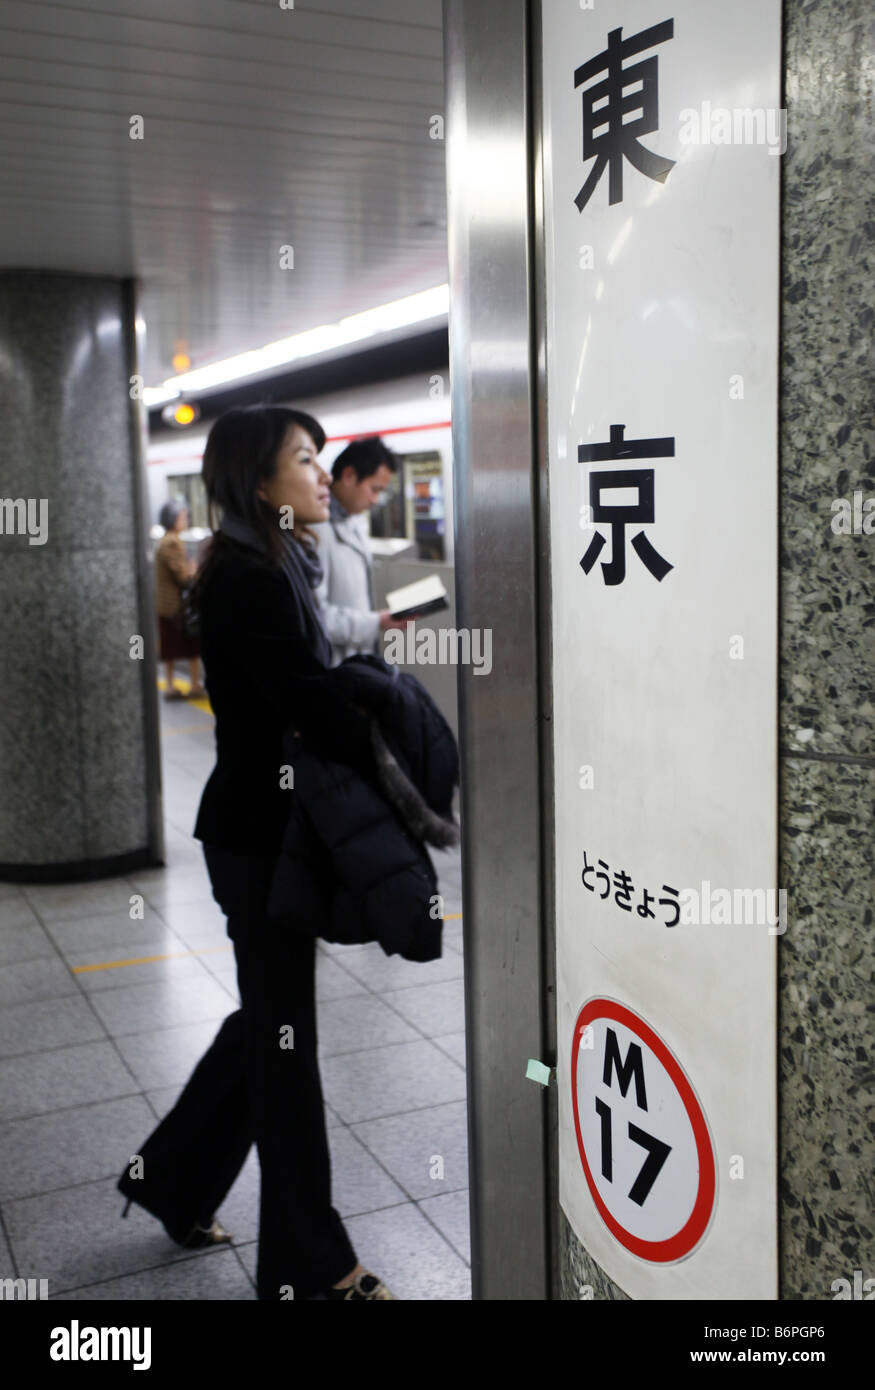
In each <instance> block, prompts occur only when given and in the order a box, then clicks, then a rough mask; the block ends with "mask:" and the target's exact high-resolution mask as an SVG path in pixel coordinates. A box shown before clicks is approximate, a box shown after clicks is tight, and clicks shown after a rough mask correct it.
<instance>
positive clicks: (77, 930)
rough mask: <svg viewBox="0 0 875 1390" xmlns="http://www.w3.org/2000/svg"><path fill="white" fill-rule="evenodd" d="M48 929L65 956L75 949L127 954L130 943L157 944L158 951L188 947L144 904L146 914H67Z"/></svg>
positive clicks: (81, 951)
mask: <svg viewBox="0 0 875 1390" xmlns="http://www.w3.org/2000/svg"><path fill="white" fill-rule="evenodd" d="M48 932H49V935H50V936H51V938H52V940H53V941H54V942H55V944H56V946H57V948H58V950H59V951H61V952H62V954H63V955H64V956H65V957H69V956H71V955H72V954H73V953H74V952H79V953H84V952H86V951H91V952H118V954H119V956H128V955H131V954H132V952H131V950H130V946H132V945H137V944H142V943H143V942H150V943H154V945H155V946H156V948H157V950H159V951H160V950H164V951H174V950H175V951H180V950H183V951H184V950H185V945H184V943H183V942H182V941H181V940H180V938H179V937H178V936H177V935H176V934H175V933H174V932H171V931H169V930H168V928H167V925H166V924H165V923H164V922H163V921H162V920H161V918H160V917H159V915H158V913H157V912H156V911H155V909H154V908H150V907H149V906H148V904H145V905H144V917H143V919H142V920H140V919H139V918H136V917H135V918H133V919H132V918H131V917H130V915H129V914H128V913H127V912H123V913H118V912H111V913H102V914H99V915H97V914H95V915H93V916H91V917H72V918H70V917H65V918H59V919H57V920H52V921H51V922H49V924H48Z"/></svg>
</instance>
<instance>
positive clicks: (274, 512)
mask: <svg viewBox="0 0 875 1390" xmlns="http://www.w3.org/2000/svg"><path fill="white" fill-rule="evenodd" d="M324 443H325V436H324V433H323V430H322V428H321V426H320V425H319V424H318V422H317V421H316V420H314V419H313V418H312V417H311V416H309V415H306V414H304V413H303V412H300V411H295V410H289V409H286V408H283V407H279V406H256V407H250V408H247V409H244V410H233V411H231V412H229V413H228V414H227V415H224V416H222V417H221V419H219V420H217V421H216V423H215V424H214V426H213V428H212V430H211V432H210V436H209V438H208V440H207V445H206V449H205V452H204V461H203V477H204V482H205V485H206V490H207V495H208V498H209V500H210V503H211V505H212V506H213V507H214V508H215V507H218V508H221V511H222V521H221V525H220V527H219V530H218V533H217V535H216V537H215V540H214V542H213V545H212V546H211V548H210V553H209V556H208V558H207V561H206V563H205V565H204V568H203V571H202V573H201V577H200V579H199V581H198V586H197V587H198V595H197V598H198V607H199V611H200V625H201V649H202V652H203V657H204V663H205V667H206V677H207V689H208V691H209V698H210V703H211V705H212V707H213V710H214V713H215V716H216V767H215V769H214V771H213V773H212V775H211V777H210V779H209V781H208V783H207V786H206V789H205V791H204V794H203V798H202V801H201V806H200V811H199V813H198V818H197V824H196V827H195V836H196V837H197V838H198V839H200V840H201V841H202V842H203V845H204V854H205V857H206V862H207V867H208V871H209V874H210V880H211V882H212V885H213V894H214V896H215V898H216V900H217V901H218V902H219V904H220V906H221V908H222V911H223V912H224V913H225V915H226V917H227V919H228V933H229V935H230V937H231V939H232V941H233V943H234V951H235V955H236V960H237V972H238V983H239V988H240V1000H241V1008H240V1009H239V1010H238V1011H237V1012H236V1013H234V1014H232V1015H231V1016H230V1017H229V1018H228V1019H226V1020H225V1023H224V1024H223V1025H222V1028H221V1029H220V1031H219V1033H218V1035H217V1037H216V1039H215V1041H214V1043H213V1045H212V1047H211V1048H210V1049H209V1051H208V1052H207V1053H206V1055H205V1056H204V1057H203V1058H202V1059H201V1061H200V1063H199V1064H198V1066H197V1068H196V1069H195V1071H194V1073H193V1075H192V1077H191V1079H190V1080H189V1082H188V1085H187V1086H186V1088H185V1090H184V1091H183V1093H182V1095H181V1096H180V1098H179V1100H178V1101H177V1103H176V1105H175V1107H174V1108H173V1110H172V1111H171V1112H170V1114H169V1115H168V1116H167V1117H166V1118H165V1119H164V1120H163V1121H162V1123H161V1124H160V1125H159V1126H158V1128H157V1129H156V1130H155V1132H154V1133H153V1134H152V1135H151V1137H150V1138H149V1139H148V1140H147V1142H146V1143H145V1144H144V1145H143V1146H142V1148H141V1150H140V1154H139V1155H138V1158H139V1163H136V1162H133V1161H132V1167H131V1169H130V1171H128V1172H126V1173H125V1174H124V1175H123V1177H122V1178H121V1180H120V1182H119V1189H120V1190H121V1191H122V1192H123V1193H124V1195H125V1196H126V1197H128V1199H129V1201H135V1202H138V1203H139V1204H140V1205H142V1206H143V1207H145V1208H146V1209H147V1210H148V1211H150V1212H152V1213H153V1215H155V1216H157V1217H158V1218H159V1219H160V1220H161V1221H162V1222H163V1223H164V1226H165V1228H166V1229H167V1231H168V1233H169V1234H170V1235H171V1236H172V1237H173V1239H174V1240H176V1241H178V1242H179V1243H180V1244H183V1245H186V1246H188V1247H191V1248H193V1247H197V1246H203V1245H210V1244H215V1243H220V1242H223V1241H228V1240H229V1239H230V1237H229V1236H228V1234H227V1233H226V1232H225V1231H223V1230H222V1228H221V1227H220V1226H219V1225H218V1223H217V1222H216V1221H215V1219H214V1214H215V1212H216V1210H217V1208H218V1207H219V1206H220V1205H221V1203H222V1201H223V1199H224V1197H225V1195H226V1193H227V1192H228V1190H229V1188H230V1187H231V1185H232V1183H233V1182H234V1179H235V1178H236V1176H237V1174H238V1172H239V1171H240V1168H241V1166H242V1164H243V1162H244V1160H245V1158H246V1155H247V1153H248V1151H249V1148H250V1146H251V1144H252V1142H253V1140H254V1141H255V1143H256V1144H257V1146H258V1154H259V1159H260V1164H261V1210H260V1227H259V1246H258V1270H257V1289H258V1297H259V1299H262V1300H273V1301H282V1300H285V1299H288V1298H295V1299H301V1298H324V1299H337V1300H345V1301H353V1300H375V1299H391V1298H393V1295H392V1294H391V1293H390V1292H389V1291H388V1290H387V1289H386V1288H385V1286H384V1285H383V1284H382V1282H381V1281H380V1280H379V1279H378V1278H377V1276H376V1275H374V1274H371V1273H369V1272H368V1271H366V1270H364V1269H363V1267H362V1266H361V1265H360V1264H359V1263H358V1261H357V1258H356V1254H355V1251H354V1249H353V1247H352V1245H351V1243H350V1241H349V1238H348V1236H347V1234H346V1231H345V1230H344V1227H343V1225H342V1223H341V1220H340V1217H339V1216H338V1214H337V1212H336V1211H335V1210H334V1208H333V1207H332V1205H331V1179H330V1163H329V1152H328V1141H327V1137H326V1131H325V1114H324V1105H323V1099H322V1089H321V1083H320V1078H319V1070H318V1066H317V1057H316V1004H315V941H314V940H313V938H312V937H310V936H306V935H303V934H296V933H295V932H294V931H291V930H288V929H287V928H281V927H279V926H277V925H276V924H275V923H272V922H270V921H269V920H268V916H267V898H268V892H269V888H270V883H271V879H272V876H273V871H274V867H275V863H276V856H277V852H278V850H279V848H280V844H281V841H282V836H283V830H284V827H285V824H286V821H287V819H288V815H289V801H288V797H289V796H290V795H292V794H293V793H292V792H290V791H288V790H284V787H283V782H284V780H287V779H284V777H283V761H284V760H283V753H282V736H283V734H284V732H285V731H286V730H287V729H289V728H290V727H293V729H294V730H295V731H297V732H300V734H301V735H303V736H304V738H306V739H308V742H309V743H310V746H311V747H312V748H314V749H315V751H316V752H317V753H321V754H322V755H323V756H325V757H331V758H333V759H335V760H339V761H342V762H346V763H348V764H349V765H350V766H352V767H354V768H356V769H357V771H358V772H360V773H361V774H362V775H364V776H366V777H368V778H369V779H370V778H372V777H373V773H374V768H373V755H372V753H371V752H370V741H369V737H368V730H367V723H366V721H365V724H364V727H362V726H361V725H360V723H358V722H357V720H356V717H355V714H354V713H353V712H352V711H351V710H350V707H349V705H348V704H346V703H343V702H341V701H340V699H339V697H338V696H334V695H332V689H331V687H330V686H328V687H326V682H325V680H324V676H325V673H326V672H327V671H328V669H329V667H330V663H331V647H330V643H329V641H328V637H327V635H326V633H325V630H324V628H323V627H322V624H321V621H320V619H319V616H318V612H317V609H316V607H315V604H314V599H313V592H312V591H313V588H314V587H315V585H316V584H317V583H318V582H319V578H320V570H319V564H318V558H317V556H316V554H315V551H313V550H312V549H311V548H310V546H309V544H308V535H307V532H306V527H307V525H308V524H309V523H316V522H320V521H324V520H326V518H327V517H328V512H329V499H330V492H329V484H330V478H329V476H328V474H327V473H326V472H325V471H324V470H323V469H322V468H321V467H320V465H319V463H318V462H317V455H318V453H319V452H320V450H321V449H322V447H323V445H324ZM292 527H293V529H291V528H292ZM332 701H336V702H337V705H336V708H333V706H332ZM328 729H330V746H326V737H327V736H326V732H325V731H326V730H328ZM290 1039H291V1044H292V1045H291V1046H290V1045H289V1040H290Z"/></svg>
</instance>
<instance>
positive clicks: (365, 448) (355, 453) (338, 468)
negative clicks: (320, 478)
mask: <svg viewBox="0 0 875 1390" xmlns="http://www.w3.org/2000/svg"><path fill="white" fill-rule="evenodd" d="M383 464H385V465H386V467H387V468H388V469H390V470H391V472H392V473H397V472H398V459H397V457H396V455H395V454H393V453H392V450H391V449H388V448H387V447H386V445H385V444H384V443H383V441H382V439H380V438H379V437H378V436H377V435H375V434H374V435H369V436H368V437H367V438H365V439H354V440H353V441H352V443H351V444H347V446H346V448H345V449H344V450H343V453H341V454H338V455H337V458H336V459H335V460H334V463H333V464H332V466H331V476H332V478H333V479H334V481H335V482H337V480H338V479H339V478H340V476H341V474H342V473H343V470H344V468H354V469H355V475H356V477H357V478H358V480H359V482H361V481H362V480H363V479H364V478H370V477H371V476H372V474H374V473H376V471H377V469H378V468H381V467H382V466H383Z"/></svg>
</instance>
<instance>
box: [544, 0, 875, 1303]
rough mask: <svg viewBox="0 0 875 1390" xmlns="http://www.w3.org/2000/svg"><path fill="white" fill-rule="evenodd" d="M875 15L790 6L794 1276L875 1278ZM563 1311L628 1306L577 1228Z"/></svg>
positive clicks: (787, 680) (786, 318) (786, 979)
mask: <svg viewBox="0 0 875 1390" xmlns="http://www.w3.org/2000/svg"><path fill="white" fill-rule="evenodd" d="M872 22H873V21H872V11H871V4H870V0H787V2H786V4H785V7H784V43H785V75H786V107H787V132H788V146H787V152H786V154H785V155H784V157H783V160H782V166H783V168H782V174H783V196H782V295H781V313H782V332H781V339H782V349H781V380H780V391H781V428H780V454H781V520H780V556H781V558H780V565H781V599H780V614H779V633H780V635H779V641H780V704H779V727H780V735H779V741H780V749H781V764H780V786H779V818H780V819H779V854H780V870H779V882H780V884H781V886H783V887H786V888H787V890H788V912H787V916H788V928H787V932H786V935H784V936H783V937H781V938H779V1001H778V1006H779V1029H780V1038H779V1066H780V1075H779V1092H778V1096H779V1154H778V1171H779V1177H780V1187H779V1269H780V1297H781V1298H782V1299H791V1300H793V1299H812V1300H829V1299H832V1298H833V1297H834V1296H835V1294H834V1292H833V1289H832V1285H833V1283H834V1282H835V1281H837V1280H839V1279H847V1280H848V1281H849V1282H850V1283H851V1284H853V1275H854V1271H855V1270H858V1269H859V1270H861V1271H862V1272H863V1278H864V1279H865V1278H869V1277H875V1212H873V1188H872V1184H873V1173H875V1147H873V1146H875V1122H873V1106H872V1090H873V1085H872V1081H873V1070H872V1068H873V1059H875V1036H873V1033H875V1029H873V1017H875V998H873V989H872V980H873V977H875V950H873V943H875V931H873V921H872V909H873V901H875V893H873V873H872V863H873V839H875V836H873V805H875V633H873V626H875V535H866V534H865V533H864V532H863V533H861V534H854V533H853V532H851V533H850V534H837V533H836V532H834V531H833V529H832V522H833V518H834V517H837V516H838V509H836V511H834V510H833V507H832V504H833V502H834V501H836V500H837V499H839V498H842V497H844V498H846V499H848V501H849V502H850V503H851V506H852V507H853V501H854V497H853V494H854V491H855V490H856V491H862V494H863V499H866V498H875V465H873V462H872V459H873V452H875V450H873V444H875V438H873V435H875V424H873V410H872V399H873V397H872V368H871V355H872V325H873V311H872V307H871V287H872V284H873V279H875V223H873V220H872V215H871V203H870V199H871V187H872V154H871V150H872V115H871V112H872V88H873V70H872V58H871V54H872V43H871V36H872V35H871V31H872ZM559 1227H560V1237H559V1243H560V1258H559V1264H560V1269H561V1290H560V1296H561V1297H562V1298H568V1299H579V1298H580V1297H581V1288H583V1289H584V1292H585V1296H588V1295H586V1288H587V1286H589V1287H590V1288H591V1289H592V1295H591V1296H592V1297H593V1298H594V1299H604V1298H610V1299H616V1298H625V1296H626V1295H625V1294H624V1293H623V1292H622V1291H621V1290H620V1289H619V1288H618V1287H617V1285H616V1284H614V1283H612V1281H611V1280H610V1279H608V1278H607V1276H606V1275H605V1273H604V1271H602V1270H601V1269H600V1268H599V1267H598V1266H597V1265H596V1264H595V1263H594V1261H593V1260H592V1259H591V1258H590V1257H589V1255H588V1254H587V1252H586V1251H585V1250H584V1248H583V1247H582V1246H581V1244H580V1242H579V1241H578V1240H577V1239H576V1237H575V1235H574V1233H573V1231H572V1230H571V1228H570V1226H569V1225H568V1222H567V1220H566V1218H565V1215H564V1213H562V1212H561V1211H560V1213H559Z"/></svg>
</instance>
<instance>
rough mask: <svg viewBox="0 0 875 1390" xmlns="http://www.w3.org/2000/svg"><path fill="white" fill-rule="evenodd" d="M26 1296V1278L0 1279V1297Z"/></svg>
mask: <svg viewBox="0 0 875 1390" xmlns="http://www.w3.org/2000/svg"><path fill="white" fill-rule="evenodd" d="M7 1298H27V1280H26V1279H0V1299H7Z"/></svg>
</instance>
